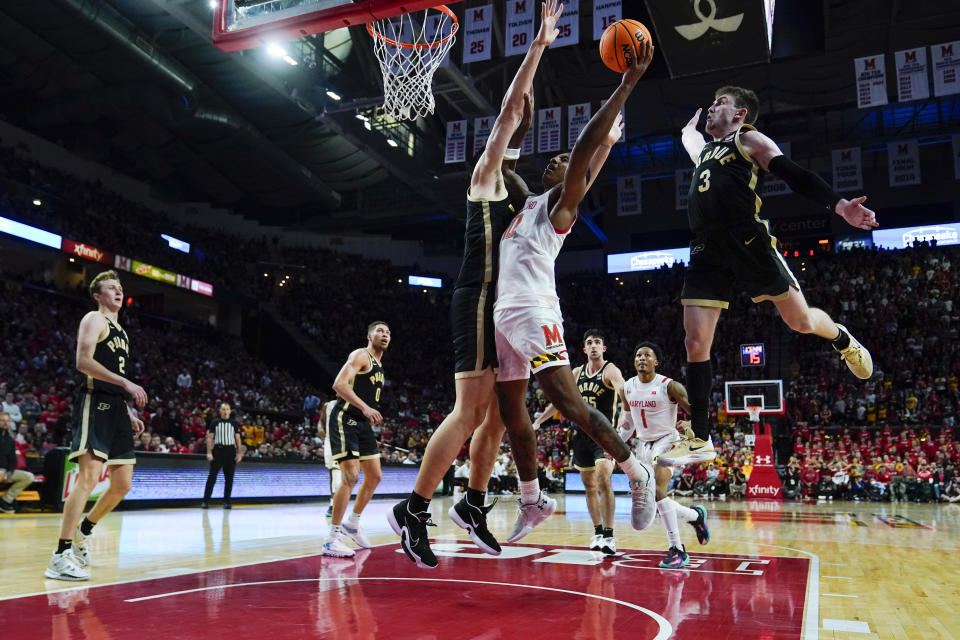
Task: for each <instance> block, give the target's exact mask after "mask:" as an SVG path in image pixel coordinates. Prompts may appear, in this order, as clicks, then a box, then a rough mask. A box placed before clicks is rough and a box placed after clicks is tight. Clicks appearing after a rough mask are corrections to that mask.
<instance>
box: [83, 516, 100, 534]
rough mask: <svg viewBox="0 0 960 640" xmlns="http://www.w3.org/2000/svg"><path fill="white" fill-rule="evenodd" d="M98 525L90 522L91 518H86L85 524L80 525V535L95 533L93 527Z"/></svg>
mask: <svg viewBox="0 0 960 640" xmlns="http://www.w3.org/2000/svg"><path fill="white" fill-rule="evenodd" d="M95 524H97V523H96V522H90V518H84V519H83V522H81V523H80V533H82V534H83V535H85V536H88V535H90V534H91V533H93V525H95Z"/></svg>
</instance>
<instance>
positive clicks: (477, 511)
mask: <svg viewBox="0 0 960 640" xmlns="http://www.w3.org/2000/svg"><path fill="white" fill-rule="evenodd" d="M495 504H497V500H496V498H494V500H493V502H492V503H491V504H489V505H485V506H483V507H476V506H474V505H472V504H470V503H469V502H467V499H466V498H463V499H462V500H460V501H459V502H458V503H456V504H455V505H453V506H452V507H450V510H449V511H447V515H449V516H450V519H451V520H453V523H454V524H456V525H457V526H458V527H460V528H461V529H466V530H467V533H469V534H470V539H471V540H473V544H475V545H477V546H478V547H480V549H482V550H483V552H484V553H489V554H490V555H492V556H498V555H500V543H499V542H497V539H496V538H494V537H493V534H492V533H490V529H488V528H487V514H488V513H489V512H490V510H491V509H493V505H495Z"/></svg>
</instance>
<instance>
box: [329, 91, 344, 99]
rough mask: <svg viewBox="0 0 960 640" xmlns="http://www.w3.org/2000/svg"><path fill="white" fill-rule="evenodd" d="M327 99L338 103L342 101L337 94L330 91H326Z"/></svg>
mask: <svg viewBox="0 0 960 640" xmlns="http://www.w3.org/2000/svg"><path fill="white" fill-rule="evenodd" d="M327 97H328V98H330V99H331V100H336V101H337V102H340V101H341V100H342V99H343V98H341V97H340V94H339V93H337V92H336V91H331V90H330V89H327Z"/></svg>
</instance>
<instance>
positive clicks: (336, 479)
mask: <svg viewBox="0 0 960 640" xmlns="http://www.w3.org/2000/svg"><path fill="white" fill-rule="evenodd" d="M342 480H343V474H342V473H341V471H340V469H331V470H330V495H331V496H332V495H333V494H335V493H336V492H337V489H339V488H340V482H341V481H342Z"/></svg>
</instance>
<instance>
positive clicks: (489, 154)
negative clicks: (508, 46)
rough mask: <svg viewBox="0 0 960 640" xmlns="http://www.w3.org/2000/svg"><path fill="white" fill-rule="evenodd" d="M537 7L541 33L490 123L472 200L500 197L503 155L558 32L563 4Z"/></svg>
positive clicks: (550, 1) (551, 2) (472, 184)
mask: <svg viewBox="0 0 960 640" xmlns="http://www.w3.org/2000/svg"><path fill="white" fill-rule="evenodd" d="M540 8H541V16H542V17H541V21H540V31H538V32H537V37H536V39H535V40H534V41H533V44H531V45H530V49H529V50H528V51H527V55H526V57H524V59H523V62H522V63H521V64H520V68H519V69H518V70H517V75H515V76H514V77H513V82H511V83H510V87H509V88H508V89H507V93H506V95H505V96H504V97H503V103H502V104H501V105H500V115H498V116H497V119H496V121H495V122H494V123H493V128H492V129H491V130H490V137H489V138H487V145H486V147H485V148H484V150H483V153H482V154H481V155H480V160H479V161H478V162H477V166H476V167H474V169H473V177H472V178H471V180H470V195H471V196H473V197H474V198H496V197H498V196H499V197H503V185H502V176H501V173H500V164H501V162H502V161H503V153H504V151H506V149H507V143H508V142H509V140H510V136H511V135H512V134H513V130H514V129H515V128H516V126H517V122H518V121H519V120H520V117H521V115H522V113H523V96H524V94H525V93H527V92H528V91H529V90H530V87H531V86H532V85H533V76H534V75H535V74H536V72H537V65H539V64H540V57H541V56H542V55H543V52H544V50H545V49H546V48H547V47H549V46H550V45H551V44H552V43H553V41H554V40H555V39H556V37H557V35H558V34H559V33H560V32H559V30H558V29H557V20H558V19H559V18H560V14H562V13H563V5H562V4H559V3H558V0H548V2H542V3H540Z"/></svg>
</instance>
